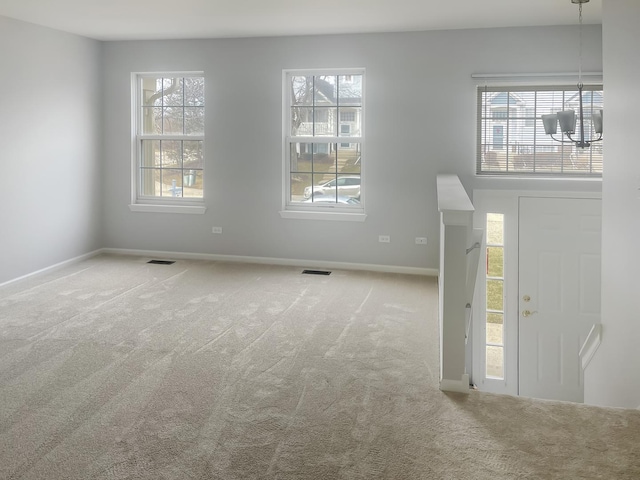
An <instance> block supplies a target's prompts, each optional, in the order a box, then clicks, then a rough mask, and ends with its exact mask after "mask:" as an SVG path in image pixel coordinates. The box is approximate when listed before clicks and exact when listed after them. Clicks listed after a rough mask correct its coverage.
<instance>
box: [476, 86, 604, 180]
mask: <svg viewBox="0 0 640 480" xmlns="http://www.w3.org/2000/svg"><path fill="white" fill-rule="evenodd" d="M602 101H603V96H602V86H601V85H585V86H584V90H583V92H582V102H583V109H584V124H585V139H586V140H589V139H592V138H593V139H595V138H597V137H598V136H597V135H596V134H595V133H594V130H593V124H592V121H591V116H592V114H593V113H594V112H596V111H599V110H600V109H602V108H603V105H602ZM579 102H580V97H579V93H578V89H577V86H576V85H573V86H527V87H523V86H519V87H479V88H478V149H477V159H476V172H477V173H478V174H479V175H487V174H489V175H539V176H582V177H601V176H602V142H598V143H594V144H592V145H591V147H590V148H585V149H582V148H578V147H576V146H575V144H573V143H559V142H556V141H555V140H553V139H552V138H551V137H550V136H548V135H546V134H545V131H544V125H543V124H542V120H541V116H542V115H546V114H549V113H557V112H559V111H561V110H575V111H576V112H578V111H579ZM579 122H580V120H579V119H578V125H577V127H576V128H577V129H579V128H580V125H579Z"/></svg>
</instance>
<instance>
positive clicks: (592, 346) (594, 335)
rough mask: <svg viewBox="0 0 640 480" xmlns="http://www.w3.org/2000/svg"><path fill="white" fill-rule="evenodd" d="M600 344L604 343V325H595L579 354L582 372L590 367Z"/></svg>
mask: <svg viewBox="0 0 640 480" xmlns="http://www.w3.org/2000/svg"><path fill="white" fill-rule="evenodd" d="M600 343H602V324H601V323H594V324H593V327H591V331H590V332H589V335H587V339H586V340H585V341H584V344H583V345H582V348H581V349H580V353H579V354H578V355H579V356H580V362H581V363H582V370H584V369H585V368H587V365H589V362H590V361H591V359H592V358H593V356H594V355H595V354H596V350H598V347H599V346H600Z"/></svg>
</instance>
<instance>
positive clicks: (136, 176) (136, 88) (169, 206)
mask: <svg viewBox="0 0 640 480" xmlns="http://www.w3.org/2000/svg"><path fill="white" fill-rule="evenodd" d="M159 76H166V77H169V76H172V77H203V78H204V72H202V71H192V72H190V71H178V72H169V71H162V72H133V73H132V74H131V159H132V160H131V203H130V204H129V210H130V211H132V212H137V213H181V214H204V213H205V212H206V211H207V207H206V206H205V195H206V192H205V190H204V188H203V192H202V195H203V196H202V198H184V197H176V198H172V197H149V196H142V195H138V185H139V181H140V168H139V161H140V145H141V140H142V139H143V138H144V139H145V140H185V139H187V140H196V141H197V140H201V141H202V142H203V146H202V150H203V155H205V148H206V142H205V141H204V140H205V135H189V136H185V135H151V134H149V135H143V134H139V133H138V132H140V131H141V124H140V122H141V115H140V113H141V108H140V103H139V102H140V100H141V98H142V92H140V82H139V79H140V78H145V77H147V78H157V77H159ZM205 85H206V83H205ZM205 88H206V86H205ZM205 112H206V105H205ZM205 115H206V113H205ZM205 128H206V123H205ZM202 170H203V174H204V170H205V167H204V165H203V169H202Z"/></svg>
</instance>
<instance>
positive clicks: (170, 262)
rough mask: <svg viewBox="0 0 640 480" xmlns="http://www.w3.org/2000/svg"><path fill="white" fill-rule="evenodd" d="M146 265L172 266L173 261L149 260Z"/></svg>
mask: <svg viewBox="0 0 640 480" xmlns="http://www.w3.org/2000/svg"><path fill="white" fill-rule="evenodd" d="M147 263H152V264H154V265H173V264H174V263H176V262H175V260H149V261H148V262H147Z"/></svg>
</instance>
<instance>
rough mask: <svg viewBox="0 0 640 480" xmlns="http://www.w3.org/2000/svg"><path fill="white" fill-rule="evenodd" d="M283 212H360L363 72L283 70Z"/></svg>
mask: <svg viewBox="0 0 640 480" xmlns="http://www.w3.org/2000/svg"><path fill="white" fill-rule="evenodd" d="M284 79H285V80H284V82H285V85H284V87H285V94H284V95H285V97H284V98H285V112H284V116H285V121H284V124H285V127H284V137H285V139H284V143H285V164H286V166H285V177H286V178H285V209H290V210H304V209H309V210H323V209H324V210H327V209H343V210H345V211H362V202H363V200H364V188H363V176H362V174H363V157H362V152H363V144H364V120H363V119H364V71H363V70H338V71H287V72H285V75H284Z"/></svg>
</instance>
